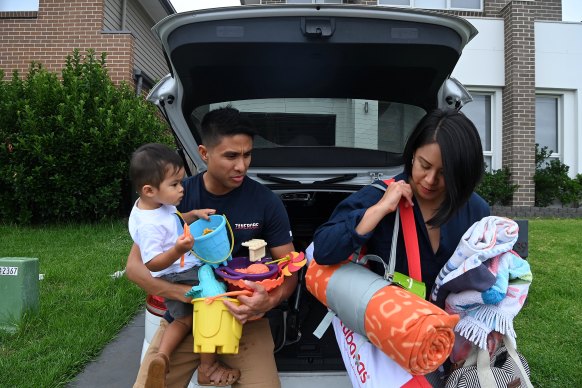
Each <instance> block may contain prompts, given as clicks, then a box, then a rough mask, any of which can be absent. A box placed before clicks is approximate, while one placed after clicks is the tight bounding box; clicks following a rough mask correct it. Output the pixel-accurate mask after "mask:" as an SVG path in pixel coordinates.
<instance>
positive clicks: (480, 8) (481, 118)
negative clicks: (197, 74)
mask: <svg viewBox="0 0 582 388" xmlns="http://www.w3.org/2000/svg"><path fill="white" fill-rule="evenodd" d="M5 2H7V3H9V4H10V3H16V4H21V3H36V8H34V9H33V10H26V11H14V10H12V11H10V10H6V9H4V8H3V4H5ZM240 3H241V4H242V5H253V4H285V3H303V4H305V3H328V4H329V3H336V4H342V3H349V4H365V5H372V6H400V7H408V8H425V9H427V8H430V9H431V10H433V11H437V12H447V13H452V14H455V15H458V16H461V17H464V18H467V19H468V20H469V21H470V22H471V23H473V24H474V25H475V26H476V27H477V29H478V30H479V34H478V35H477V37H476V38H475V39H474V40H473V41H472V42H470V43H469V45H468V46H467V47H466V48H465V50H464V52H463V55H462V56H461V59H460V61H459V64H458V65H457V67H456V68H455V70H454V71H453V74H452V76H454V77H456V78H458V79H459V80H460V81H461V82H462V83H463V84H464V85H465V86H467V88H468V89H469V91H470V92H471V94H472V95H473V97H474V102H472V103H471V104H469V105H467V106H466V107H465V108H464V112H465V113H466V114H467V115H469V116H470V117H471V118H472V119H473V121H474V122H475V123H476V125H477V127H478V128H479V130H480V132H481V136H482V140H483V148H484V156H485V160H486V162H487V165H488V166H489V168H490V169H491V170H498V169H501V168H502V167H503V166H507V167H509V169H510V171H511V173H512V180H513V181H514V183H517V184H518V185H519V188H518V190H517V192H516V193H515V195H514V198H513V206H514V207H523V208H527V207H531V206H533V204H534V195H535V193H534V188H535V186H534V182H533V174H534V172H535V144H536V143H539V144H541V145H542V146H544V145H546V146H548V147H549V149H551V150H553V151H554V152H553V154H552V157H553V158H556V159H559V160H561V161H562V162H563V163H565V164H566V165H568V166H569V168H570V171H569V173H570V176H571V177H574V176H575V175H576V174H580V173H582V156H581V155H580V152H579V150H580V149H582V114H580V113H579V112H582V98H580V91H582V76H581V75H580V71H579V69H581V68H582V44H581V43H580V42H582V23H572V22H570V23H564V22H561V20H562V1H561V0H241V1H240ZM173 12H175V11H174V8H173V7H172V5H171V3H170V0H66V1H65V0H2V2H0V68H2V69H4V70H9V71H10V70H13V69H17V70H19V71H20V72H26V70H27V68H28V65H29V64H30V62H31V61H40V62H42V63H43V64H44V65H45V66H46V67H47V68H49V69H50V70H54V71H60V69H61V68H62V66H63V63H64V58H65V57H66V55H67V54H69V53H71V51H72V50H73V49H74V48H79V49H84V48H95V49H96V50H97V52H102V51H106V52H107V53H108V68H109V72H110V75H111V76H112V78H113V79H114V80H116V81H119V80H126V81H135V85H136V89H137V91H138V92H139V91H140V90H141V89H142V88H145V89H147V88H148V86H149V85H151V83H152V82H155V81H156V80H158V79H160V78H161V77H162V76H164V75H165V74H166V73H167V67H166V65H165V61H164V58H163V54H162V53H161V50H160V46H159V44H158V42H157V39H156V38H155V37H154V35H153V33H152V32H151V30H150V28H151V27H152V26H153V25H154V24H155V23H156V22H157V21H159V20H160V19H162V18H163V17H165V16H166V15H169V14H171V13H173Z"/></svg>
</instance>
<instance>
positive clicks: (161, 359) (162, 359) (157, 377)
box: [144, 353, 170, 388]
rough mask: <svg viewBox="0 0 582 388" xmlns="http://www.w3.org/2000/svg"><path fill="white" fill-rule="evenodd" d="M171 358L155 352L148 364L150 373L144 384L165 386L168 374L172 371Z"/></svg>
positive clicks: (146, 386) (161, 387)
mask: <svg viewBox="0 0 582 388" xmlns="http://www.w3.org/2000/svg"><path fill="white" fill-rule="evenodd" d="M169 368H170V360H169V359H168V356H166V355H165V354H163V353H156V354H154V356H153V358H152V361H151V362H150V365H149V366H148V375H147V377H146V381H145V384H144V387H145V388H165V387H166V374H167V373H168V372H169V371H170V369H169Z"/></svg>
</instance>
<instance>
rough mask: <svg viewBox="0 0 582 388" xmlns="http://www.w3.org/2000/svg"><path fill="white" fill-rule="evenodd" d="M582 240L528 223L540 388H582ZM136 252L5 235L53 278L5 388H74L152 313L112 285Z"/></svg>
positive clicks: (5, 362)
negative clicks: (128, 329) (121, 335)
mask: <svg viewBox="0 0 582 388" xmlns="http://www.w3.org/2000/svg"><path fill="white" fill-rule="evenodd" d="M581 233H582V219H577V220H531V221H530V222H529V258H528V260H529V262H530V263H531V266H532V270H533V274H534V280H533V283H532V286H531V288H530V293H529V299H528V303H527V305H526V307H525V308H524V309H523V310H522V312H521V313H520V314H519V315H518V316H517V318H516V320H515V326H516V330H517V333H518V349H519V351H521V352H522V353H523V354H524V355H525V356H526V358H527V360H528V362H529V364H530V367H531V369H532V383H533V385H534V386H535V387H542V388H545V387H580V386H582V297H581V294H582V293H581V292H580V289H581V288H582V287H581V286H579V279H580V278H581V277H582V265H580V263H579V262H578V260H580V256H581V255H580V254H581V253H582V240H581V239H579V237H580V234H581ZM130 244H131V239H130V238H129V235H128V233H127V230H126V225H125V223H123V222H121V221H120V222H113V223H103V224H100V225H91V226H90V225H82V226H59V227H44V228H21V227H13V226H2V225H0V257H11V256H19V257H38V258H39V261H40V272H41V273H43V274H44V276H45V277H44V280H42V281H41V282H40V311H39V313H38V314H35V315H31V316H28V317H26V318H25V319H24V320H23V321H22V324H21V325H20V328H19V330H18V331H17V332H16V333H15V334H8V333H6V332H0V355H1V356H0V386H1V387H58V386H65V385H66V383H67V382H69V381H71V380H72V379H73V378H74V377H75V376H76V375H77V374H78V373H79V372H80V371H81V370H82V369H83V366H84V365H85V364H86V363H87V362H89V361H90V360H91V359H93V358H95V357H96V356H97V355H98V354H99V352H100V350H101V349H102V348H103V346H104V345H105V344H106V343H108V342H109V341H110V340H111V339H113V338H114V337H115V335H116V334H117V333H118V332H119V330H120V329H121V328H122V327H123V326H124V325H125V324H126V323H128V322H129V321H130V320H131V318H132V317H133V315H134V314H135V313H136V312H137V311H138V310H139V309H141V308H142V307H143V301H144V293H143V292H142V291H141V290H140V289H139V288H137V287H136V286H134V285H133V284H131V283H130V282H128V281H127V279H125V278H122V279H117V280H113V279H112V278H111V277H110V276H109V275H110V274H112V273H113V272H115V271H117V270H121V269H122V268H123V266H124V263H125V259H126V257H127V253H128V251H129V247H130ZM0 281H1V278H0ZM0 297H1V296H0Z"/></svg>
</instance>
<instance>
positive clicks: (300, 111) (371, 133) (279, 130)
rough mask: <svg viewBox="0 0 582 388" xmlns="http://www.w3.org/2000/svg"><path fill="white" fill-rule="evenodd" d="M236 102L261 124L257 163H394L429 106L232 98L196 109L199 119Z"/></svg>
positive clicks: (196, 126) (258, 126) (196, 129)
mask: <svg viewBox="0 0 582 388" xmlns="http://www.w3.org/2000/svg"><path fill="white" fill-rule="evenodd" d="M227 105H230V106H232V107H234V108H236V109H238V110H239V111H240V112H242V113H243V114H244V115H245V116H247V117H248V118H249V119H250V120H251V122H252V123H253V125H254V126H255V129H256V132H257V135H256V136H255V139H254V149H253V166H254V167H293V166H295V167H298V166H318V167H342V166H354V167H372V166H373V167H390V166H397V165H399V164H401V163H402V161H401V157H402V151H403V149H404V144H405V143H406V139H407V138H408V135H409V134H410V133H411V132H412V130H413V129H414V126H415V125H416V124H417V123H418V121H419V120H420V118H421V117H422V116H423V115H424V114H425V111H424V110H423V109H421V108H419V107H416V106H412V105H405V104H400V103H390V102H383V101H375V100H360V99H338V98H328V99H324V98H305V99H301V98H280V99H259V100H243V101H228V102H224V103H220V104H212V105H210V106H208V105H207V106H202V107H198V108H196V109H195V110H194V111H193V112H192V114H191V120H192V126H193V133H194V137H195V138H196V140H197V141H198V142H199V144H200V141H201V140H200V134H199V123H200V122H201V120H202V117H204V114H206V112H208V111H209V110H212V109H215V108H218V107H222V106H227Z"/></svg>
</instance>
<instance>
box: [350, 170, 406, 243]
mask: <svg viewBox="0 0 582 388" xmlns="http://www.w3.org/2000/svg"><path fill="white" fill-rule="evenodd" d="M412 195H413V194H412V187H410V185H409V184H408V183H407V182H405V181H397V182H392V183H390V184H389V185H388V188H387V189H386V192H385V193H384V195H383V196H382V198H380V200H379V201H378V202H376V204H374V205H372V206H370V207H369V208H368V210H366V212H365V213H364V216H363V217H362V219H361V220H360V223H359V224H358V225H357V226H356V233H358V234H360V235H364V234H367V233H370V232H371V231H373V230H374V229H375V228H376V226H377V225H378V223H379V222H380V221H381V220H382V218H384V217H385V216H386V215H387V214H389V213H392V212H394V211H396V208H397V207H398V204H399V203H400V201H401V200H402V198H404V200H405V201H406V202H407V203H408V205H409V206H413V204H414V203H413V202H412Z"/></svg>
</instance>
